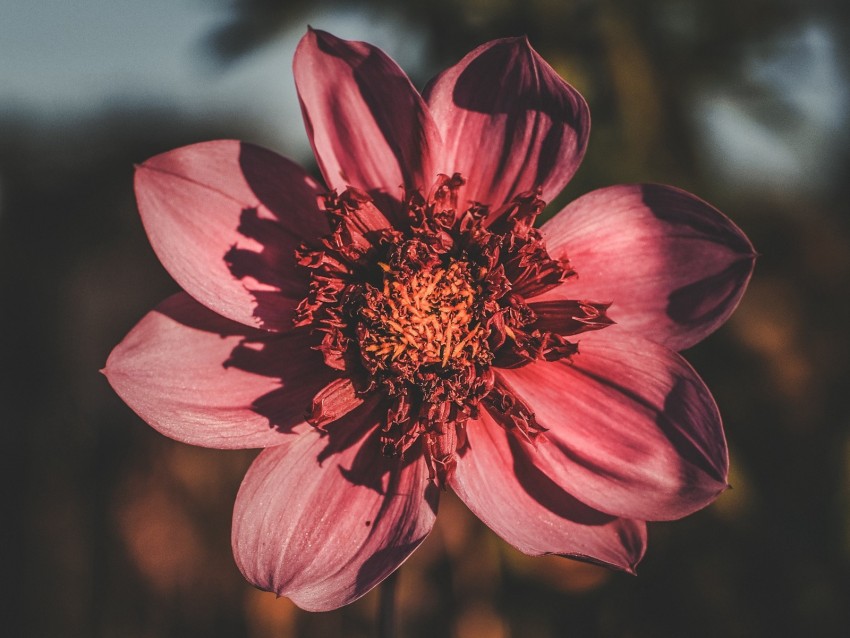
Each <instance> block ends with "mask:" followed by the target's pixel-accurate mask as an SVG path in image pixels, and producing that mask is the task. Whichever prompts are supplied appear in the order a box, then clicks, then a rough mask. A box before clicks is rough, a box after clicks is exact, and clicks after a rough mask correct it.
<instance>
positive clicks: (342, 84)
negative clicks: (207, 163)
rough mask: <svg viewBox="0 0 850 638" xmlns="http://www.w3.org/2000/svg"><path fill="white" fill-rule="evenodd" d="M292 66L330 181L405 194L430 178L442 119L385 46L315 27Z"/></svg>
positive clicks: (335, 184)
mask: <svg viewBox="0 0 850 638" xmlns="http://www.w3.org/2000/svg"><path fill="white" fill-rule="evenodd" d="M293 69H294V71H295V84H296V87H297V88H298V96H299V98H300V100H301V107H302V111H303V114H304V121H305V124H306V127H307V134H308V135H309V137H310V141H311V143H312V145H313V150H314V151H315V153H316V159H317V160H318V162H319V167H320V168H321V170H322V174H323V175H324V176H325V180H326V181H327V182H328V185H329V186H331V187H332V188H336V189H337V190H339V191H342V190H345V188H346V187H347V186H349V185H351V186H355V187H357V188H360V189H362V190H365V191H375V190H378V191H383V192H384V193H385V194H386V195H388V196H389V197H391V198H394V199H396V200H400V199H401V197H402V194H403V191H402V188H403V187H408V188H422V187H423V186H424V185H430V184H431V182H432V181H433V180H434V177H435V173H434V168H433V166H432V163H431V154H432V152H436V151H439V148H440V139H439V133H438V132H437V127H436V125H435V124H434V122H433V120H432V119H431V115H430V113H429V112H428V107H427V106H426V105H425V102H424V101H423V100H422V97H421V96H420V95H419V93H418V92H417V91H416V89H415V88H414V87H413V85H412V84H411V83H410V80H409V79H408V77H407V75H405V73H404V71H402V70H401V69H400V68H399V67H398V65H397V64H396V63H395V62H393V61H392V60H391V59H390V58H389V57H388V56H387V55H386V54H385V53H384V52H383V51H381V50H380V49H378V48H376V47H374V46H372V45H371V44H367V43H365V42H352V41H348V40H341V39H339V38H336V37H334V36H332V35H331V34H329V33H326V32H324V31H316V30H314V29H310V30H309V31H308V32H307V34H306V35H305V36H304V37H303V38H302V39H301V42H300V43H299V45H298V49H297V50H296V52H295V61H294V62H293ZM372 194H373V195H374V193H372Z"/></svg>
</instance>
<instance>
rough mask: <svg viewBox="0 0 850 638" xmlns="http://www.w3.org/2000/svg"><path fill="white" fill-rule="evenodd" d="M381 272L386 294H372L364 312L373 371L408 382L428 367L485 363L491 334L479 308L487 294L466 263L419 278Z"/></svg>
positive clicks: (361, 331) (364, 339)
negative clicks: (399, 375) (407, 378)
mask: <svg viewBox="0 0 850 638" xmlns="http://www.w3.org/2000/svg"><path fill="white" fill-rule="evenodd" d="M381 267H382V268H383V269H384V271H385V274H384V282H383V288H382V289H377V288H371V289H370V290H368V292H367V293H366V295H365V303H364V305H363V307H362V308H361V310H360V318H361V323H360V326H359V328H358V337H359V339H360V352H361V355H362V357H363V362H364V364H365V366H366V367H367V369H369V370H370V371H371V372H372V373H373V374H374V373H376V372H378V371H383V370H390V369H392V370H393V371H395V372H396V373H399V372H400V373H402V374H403V375H405V376H408V375H412V374H413V373H415V372H416V371H417V370H418V369H419V368H420V367H423V366H426V367H433V368H434V369H439V368H452V369H457V368H459V367H463V366H467V365H468V364H469V363H470V362H472V361H481V362H483V361H484V360H485V358H486V356H487V355H488V354H489V352H488V351H486V344H485V343H484V342H485V340H486V338H487V334H488V332H489V330H488V329H486V328H485V327H484V326H483V325H482V321H481V320H480V318H479V316H478V311H477V307H476V306H477V302H476V300H477V298H478V296H479V294H480V291H481V288H480V286H478V285H476V284H475V283H474V282H473V280H472V277H471V275H470V272H469V265H468V264H467V263H466V262H464V261H458V260H454V259H453V260H451V262H450V263H449V264H448V266H446V267H437V268H432V269H429V270H423V271H414V272H405V271H401V272H399V271H394V270H393V269H391V267H390V266H388V265H386V264H383V263H382V264H381ZM405 373H407V374H405Z"/></svg>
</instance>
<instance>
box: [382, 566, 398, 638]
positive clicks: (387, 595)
mask: <svg viewBox="0 0 850 638" xmlns="http://www.w3.org/2000/svg"><path fill="white" fill-rule="evenodd" d="M397 579H398V570H395V571H394V572H393V573H392V574H390V575H389V576H388V577H387V579H386V580H385V581H384V582H383V583H381V604H380V608H379V610H378V638H394V636H395V585H396V580H397Z"/></svg>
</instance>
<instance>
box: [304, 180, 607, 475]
mask: <svg viewBox="0 0 850 638" xmlns="http://www.w3.org/2000/svg"><path fill="white" fill-rule="evenodd" d="M463 184H464V180H463V179H462V178H461V176H460V175H458V174H455V175H452V176H451V177H449V176H447V175H440V176H439V178H438V179H437V181H436V183H435V184H434V186H433V187H432V188H431V190H430V193H429V194H428V196H427V198H426V197H425V196H423V195H422V194H421V192H419V191H413V192H411V193H409V194H408V197H407V198H406V214H407V220H408V223H407V224H406V225H405V226H404V227H403V228H402V229H393V228H391V227H390V226H389V224H388V223H387V222H386V218H385V217H384V216H383V214H382V213H381V212H380V211H379V209H378V208H377V206H376V205H375V203H374V202H373V201H372V200H371V198H370V197H369V196H368V195H366V194H365V193H363V192H361V191H358V190H356V189H353V188H349V189H348V190H346V191H345V192H343V193H342V194H340V195H337V194H335V193H331V194H328V195H327V196H325V197H324V199H323V204H324V209H325V211H326V214H327V216H328V218H329V220H330V222H331V226H332V228H333V232H332V233H331V234H330V235H329V236H327V237H324V238H322V239H321V240H320V241H319V243H318V245H316V246H313V247H310V246H307V245H304V246H302V247H301V248H300V249H299V251H298V254H297V259H298V263H299V264H300V265H301V266H303V267H305V268H307V269H308V270H309V272H310V294H309V295H308V296H307V297H306V298H305V299H304V300H303V301H302V302H301V304H300V305H299V307H298V312H297V317H296V324H297V325H312V326H313V327H314V329H315V330H317V331H320V332H321V333H323V334H324V336H323V339H322V343H321V345H320V346H319V349H320V351H321V352H322V355H323V357H324V360H325V363H326V364H327V365H328V366H330V367H331V368H334V369H338V370H343V371H345V373H346V376H347V377H348V378H350V379H352V381H353V386H352V387H353V388H354V389H355V392H356V393H357V394H358V395H359V396H361V397H362V396H365V395H366V394H369V393H371V392H380V393H382V394H383V395H384V396H385V398H386V403H387V406H388V408H387V417H386V421H385V422H384V424H383V425H382V427H381V428H380V435H379V436H380V444H381V446H382V450H383V452H384V454H386V455H389V456H395V455H402V454H404V453H405V452H406V451H407V450H408V449H409V448H410V447H411V446H412V445H413V444H414V443H415V442H416V441H417V440H418V439H419V438H420V437H424V445H423V446H422V449H423V450H424V454H425V457H426V461H427V463H428V467H429V469H430V473H431V477H432V479H434V480H435V481H437V482H438V483H439V484H440V485H444V484H445V482H446V481H447V480H448V478H449V477H450V476H451V473H452V472H453V468H454V467H455V465H456V458H455V455H456V453H458V452H460V453H462V452H463V449H464V445H465V441H466V438H465V435H464V425H465V424H466V422H467V421H468V420H469V419H470V418H474V417H476V416H477V414H478V410H479V404H480V403H481V402H482V401H484V400H485V399H486V400H487V407H488V410H490V411H491V412H492V413H493V414H495V415H496V419H495V420H496V422H497V423H499V425H501V426H502V427H504V428H505V429H506V430H507V431H509V432H511V433H512V434H513V435H515V436H518V437H519V438H521V439H523V440H526V441H530V442H534V441H535V440H536V439H537V438H538V435H539V434H540V433H541V432H542V431H543V428H542V427H540V426H539V425H538V424H537V423H536V421H535V420H534V415H533V414H532V413H531V412H530V411H529V410H528V409H527V408H526V407H525V406H524V405H523V404H522V402H521V401H520V400H519V399H517V398H516V397H513V396H512V395H510V393H509V392H507V391H505V390H502V389H497V388H495V384H494V375H493V371H492V367H493V366H496V367H504V368H515V367H519V366H523V365H525V364H528V363H530V362H532V361H535V360H545V361H554V360H557V359H562V358H568V357H570V356H571V355H573V354H575V353H576V351H577V346H576V344H575V343H572V342H570V341H569V340H568V339H567V337H569V336H570V335H572V334H576V333H578V332H582V331H584V330H588V329H598V328H603V327H605V326H606V325H608V324H609V323H610V320H608V319H607V318H606V317H605V308H606V306H605V305H603V304H593V303H590V302H573V303H572V304H571V305H569V307H568V309H567V310H564V309H562V308H560V307H559V308H557V309H556V310H560V311H562V314H564V313H567V314H568V315H569V317H567V318H566V320H564V319H565V317H560V316H559V315H558V313H557V312H555V311H553V310H550V309H549V308H548V307H544V308H545V310H546V313H544V314H545V316H544V317H538V315H537V313H536V312H535V311H534V310H533V308H532V307H531V306H530V305H529V304H528V303H527V302H526V298H528V297H534V296H536V295H539V294H542V293H543V292H545V291H547V290H550V289H551V288H553V287H555V286H558V285H560V284H561V283H563V281H564V280H565V279H567V278H568V277H571V276H572V275H574V274H575V273H574V271H573V270H572V269H571V268H570V266H569V263H567V262H566V261H565V260H556V259H552V258H551V257H550V256H549V254H548V253H547V252H546V248H545V246H544V245H543V241H542V237H541V235H540V233H539V231H537V230H536V229H535V228H534V227H533V224H534V220H535V219H536V217H537V215H538V214H539V213H540V211H541V210H542V209H543V207H544V206H545V202H544V201H543V200H542V199H541V198H540V193H539V192H538V191H531V192H527V193H522V194H520V195H518V196H517V197H515V198H514V199H513V200H512V201H511V202H509V203H508V204H507V205H505V206H504V207H503V208H502V209H500V210H499V211H496V212H495V214H494V215H489V214H488V213H489V211H487V209H486V207H484V206H481V205H478V204H475V203H472V204H471V205H469V206H468V207H466V208H465V209H459V207H458V196H457V194H458V190H459V189H460V187H461V186H463ZM488 219H490V220H494V221H492V223H490V225H489V226H487V225H486V222H487V220H488ZM541 319H542V320H541ZM325 394H326V393H320V394H319V395H317V396H316V398H315V399H314V403H313V410H312V413H311V416H310V420H311V422H312V423H313V424H314V425H315V426H317V427H324V426H325V425H326V424H328V423H330V422H331V421H332V420H333V419H332V418H331V417H329V415H328V411H327V409H325V408H324V407H323V406H324V402H326V400H327V397H325Z"/></svg>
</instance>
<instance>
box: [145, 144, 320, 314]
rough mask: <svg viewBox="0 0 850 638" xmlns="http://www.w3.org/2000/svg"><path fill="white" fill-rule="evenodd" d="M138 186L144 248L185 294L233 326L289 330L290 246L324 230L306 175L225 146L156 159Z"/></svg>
mask: <svg viewBox="0 0 850 638" xmlns="http://www.w3.org/2000/svg"><path fill="white" fill-rule="evenodd" d="M135 182H136V199H137V200H138V205H139V212H140V213H141V216H142V221H143V222H144V225H145V230H146V231H147V233H148V237H149V238H150V241H151V245H152V246H153V248H154V251H156V254H157V256H158V257H159V259H160V261H161V262H162V264H163V265H164V266H165V268H166V270H168V272H169V273H170V274H171V276H172V277H174V279H175V280H176V281H177V283H178V284H180V286H181V287H182V288H183V289H184V290H185V291H186V292H188V293H189V294H190V295H192V296H193V297H194V298H195V299H197V300H198V301H200V302H201V303H202V304H204V305H205V306H207V307H208V308H210V309H212V310H214V311H215V312H217V313H219V314H220V315H222V316H225V317H227V318H229V319H233V320H234V321H238V322H240V323H244V324H246V325H250V326H259V327H262V328H265V329H268V330H285V329H288V328H290V327H291V322H292V318H293V314H294V309H295V306H296V305H297V304H298V302H299V301H300V300H301V298H303V297H304V295H305V294H306V284H305V283H304V281H303V276H302V275H301V274H300V273H298V272H297V271H296V267H295V257H294V253H295V249H296V247H297V246H298V245H299V244H300V243H301V242H302V241H304V240H305V239H311V240H312V239H315V238H316V237H318V236H321V235H323V234H326V233H327V232H328V227H327V223H326V221H325V218H324V216H323V215H322V214H321V213H319V211H318V204H317V201H316V197H317V194H318V193H319V186H318V185H317V184H316V183H315V182H314V181H313V180H312V179H311V178H310V177H308V175H307V173H306V172H305V171H304V169H302V168H300V167H299V166H298V165H296V164H294V163H292V162H290V161H289V160H287V159H285V158H283V157H280V156H279V155H277V154H275V153H273V152H271V151H268V150H265V149H262V148H260V147H257V146H253V145H250V144H245V143H243V142H236V141H230V140H227V141H217V142H204V143H201V144H194V145H192V146H186V147H183V148H179V149H177V150H174V151H170V152H168V153H163V154H162V155H157V156H156V157H153V158H151V159H149V160H148V161H147V162H145V163H144V164H141V165H140V166H138V167H137V168H136V180H135Z"/></svg>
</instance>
